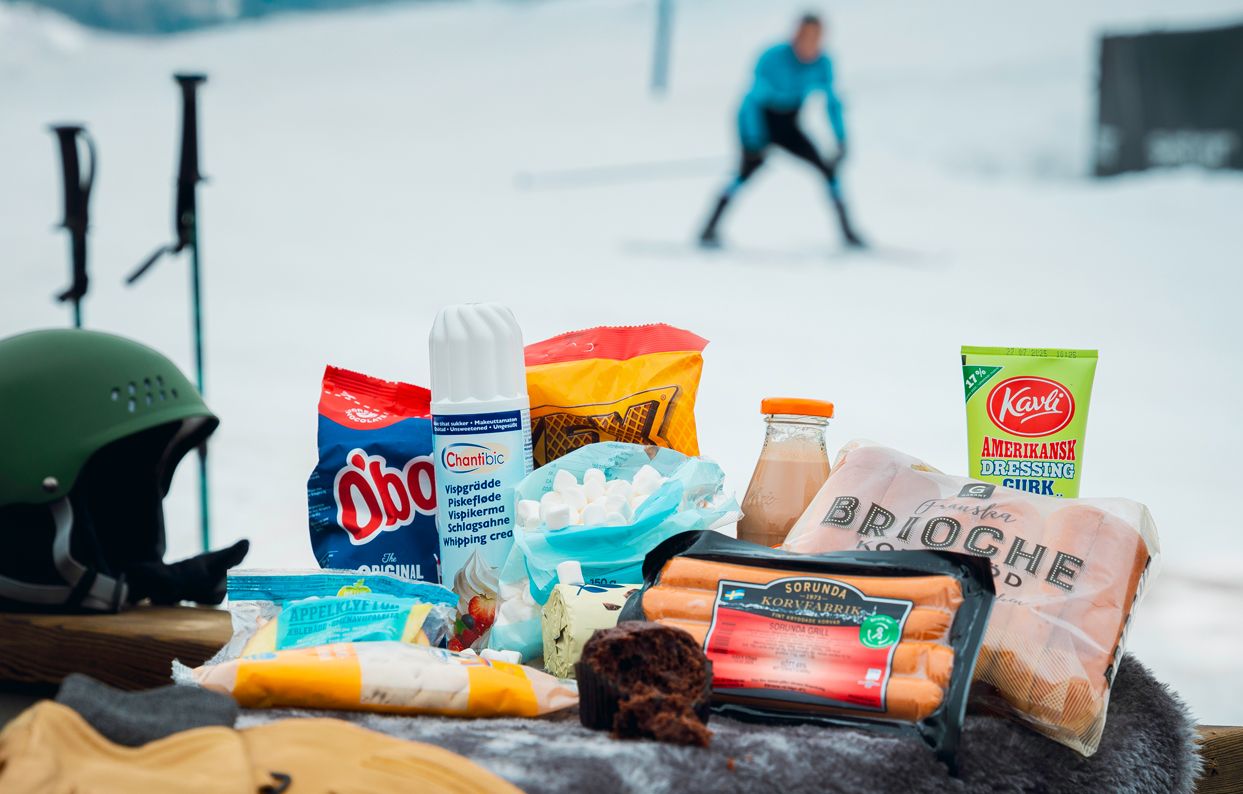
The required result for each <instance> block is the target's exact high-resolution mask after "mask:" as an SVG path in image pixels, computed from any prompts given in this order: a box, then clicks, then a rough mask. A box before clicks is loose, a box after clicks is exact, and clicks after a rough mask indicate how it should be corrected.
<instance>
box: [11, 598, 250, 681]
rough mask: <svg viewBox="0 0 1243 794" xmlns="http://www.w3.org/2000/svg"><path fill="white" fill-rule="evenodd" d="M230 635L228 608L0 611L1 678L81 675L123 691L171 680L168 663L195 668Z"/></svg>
mask: <svg viewBox="0 0 1243 794" xmlns="http://www.w3.org/2000/svg"><path fill="white" fill-rule="evenodd" d="M231 633H232V629H231V625H230V621H229V613H228V612H224V611H222V610H219V609H209V608H204V607H139V608H136V609H131V610H128V611H125V612H122V613H120V614H118V615H40V614H30V613H7V614H6V613H0V681H5V682H23V683H34V684H55V683H58V682H59V681H60V680H61V679H62V678H64V677H65V676H66V675H68V674H69V673H85V674H87V675H89V676H92V677H94V678H97V679H99V680H100V681H103V682H105V683H108V684H111V685H113V686H116V687H120V688H122V689H148V688H150V687H154V686H161V685H163V684H168V683H171V681H170V678H169V669H170V663H171V662H172V660H173V659H180V660H181V661H182V662H184V663H185V664H188V665H190V666H194V665H197V664H200V663H202V662H203V661H205V660H207V659H208V658H210V657H211V656H212V655H214V654H215V653H216V651H218V650H220V648H221V646H223V645H224V644H225V643H226V642H227V641H228V639H229V636H230V634H231Z"/></svg>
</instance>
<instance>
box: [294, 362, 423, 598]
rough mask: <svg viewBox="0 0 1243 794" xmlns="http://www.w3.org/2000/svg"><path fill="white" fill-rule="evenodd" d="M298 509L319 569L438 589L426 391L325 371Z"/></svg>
mask: <svg viewBox="0 0 1243 794" xmlns="http://www.w3.org/2000/svg"><path fill="white" fill-rule="evenodd" d="M307 508H308V514H309V520H310V532H311V547H312V549H313V550H314V552H315V558H316V560H317V561H318V562H319V565H320V567H322V568H332V569H339V570H340V569H344V570H352V571H360V572H363V573H388V574H396V575H398V576H403V577H406V578H407V579H417V580H421V581H426V582H439V581H440V559H439V554H440V544H439V542H438V540H437V535H436V485H435V475H434V470H433V465H432V421H431V394H430V393H429V392H428V390H427V389H424V388H422V387H420V386H412V385H410V384H408V383H394V382H392V381H386V380H380V379H378V378H372V377H369V376H367V375H362V374H359V373H357V372H350V371H349V370H344V369H338V368H337V367H328V368H327V369H325V370H324V384H323V390H322V392H321V394H320V398H319V464H318V465H317V466H316V467H315V470H314V471H312V472H311V477H310V479H309V480H308V481H307Z"/></svg>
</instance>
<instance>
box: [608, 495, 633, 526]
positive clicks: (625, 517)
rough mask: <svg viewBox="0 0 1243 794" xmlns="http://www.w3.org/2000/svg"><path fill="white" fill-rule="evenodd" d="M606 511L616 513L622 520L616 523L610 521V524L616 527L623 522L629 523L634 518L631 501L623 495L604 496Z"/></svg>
mask: <svg viewBox="0 0 1243 794" xmlns="http://www.w3.org/2000/svg"><path fill="white" fill-rule="evenodd" d="M604 511H605V512H606V513H607V514H609V515H611V516H612V515H616V516H617V517H619V518H620V519H621V520H620V521H618V522H616V523H610V524H609V526H612V527H615V526H620V525H622V524H629V523H630V520H631V519H633V518H634V508H632V507H631V506H630V501H629V500H628V499H625V498H623V497H621V496H606V497H604Z"/></svg>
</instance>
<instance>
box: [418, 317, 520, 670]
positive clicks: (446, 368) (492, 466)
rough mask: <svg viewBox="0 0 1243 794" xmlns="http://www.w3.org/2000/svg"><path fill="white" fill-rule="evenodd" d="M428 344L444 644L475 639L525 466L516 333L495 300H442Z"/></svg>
mask: <svg viewBox="0 0 1243 794" xmlns="http://www.w3.org/2000/svg"><path fill="white" fill-rule="evenodd" d="M429 346H430V352H431V364H432V406H431V408H432V453H433V460H434V465H435V471H436V501H437V512H436V530H437V533H438V535H439V541H440V566H441V581H442V582H444V583H445V584H446V585H448V586H450V587H451V588H452V589H453V592H454V593H455V594H456V595H457V596H458V610H459V616H458V620H457V623H456V625H455V632H454V637H453V639H452V640H450V642H449V647H450V648H451V649H454V650H459V649H460V648H465V647H470V646H472V645H473V646H475V647H482V645H483V643H484V640H485V639H486V636H487V633H488V630H489V629H490V628H491V627H492V623H493V621H494V620H495V618H496V602H497V587H498V574H499V572H500V567H501V566H502V565H503V564H504V562H505V558H506V557H507V556H509V550H510V548H511V547H512V546H513V543H514V527H515V523H514V486H516V485H517V484H518V483H519V482H520V481H521V480H522V479H523V478H524V477H525V476H526V475H527V474H529V473H530V472H531V470H532V459H531V410H530V401H529V399H528V397H527V390H526V365H525V361H524V357H523V348H522V331H521V330H520V329H519V328H518V322H517V321H516V320H515V319H514V315H513V312H511V311H510V310H509V309H508V308H507V307H505V306H502V305H500V304H495V303H474V304H464V305H456V306H447V307H445V308H444V309H442V310H441V311H440V313H439V314H438V315H437V316H436V321H435V323H434V324H433V325H432V333H431V338H430V342H429Z"/></svg>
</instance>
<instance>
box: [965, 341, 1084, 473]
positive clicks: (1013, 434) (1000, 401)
mask: <svg viewBox="0 0 1243 794" xmlns="http://www.w3.org/2000/svg"><path fill="white" fill-rule="evenodd" d="M1095 374H1096V351H1095V350H1054V349H1046V348H1039V349H1036V348H1014V347H963V349H962V378H963V389H964V391H965V393H966V398H967V453H968V463H969V467H968V469H967V474H968V476H970V477H972V478H973V479H977V480H980V481H982V482H991V483H995V484H997V485H1004V486H1005V487H1007V488H1016V489H1018V490H1020V491H1027V492H1029V493H1035V494H1040V495H1041V496H1063V497H1071V498H1073V497H1076V496H1078V495H1079V483H1080V481H1081V479H1082V477H1083V451H1084V440H1085V439H1084V436H1085V434H1086V432H1087V426H1088V400H1089V398H1090V397H1091V396H1092V379H1093V377H1094V376H1095Z"/></svg>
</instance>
